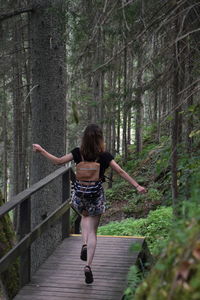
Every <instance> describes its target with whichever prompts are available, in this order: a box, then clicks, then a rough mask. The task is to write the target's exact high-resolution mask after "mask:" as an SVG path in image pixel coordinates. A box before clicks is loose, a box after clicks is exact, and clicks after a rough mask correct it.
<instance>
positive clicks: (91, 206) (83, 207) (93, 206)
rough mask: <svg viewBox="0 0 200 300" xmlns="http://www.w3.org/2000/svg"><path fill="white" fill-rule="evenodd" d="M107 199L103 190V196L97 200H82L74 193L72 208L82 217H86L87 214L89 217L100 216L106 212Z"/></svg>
mask: <svg viewBox="0 0 200 300" xmlns="http://www.w3.org/2000/svg"><path fill="white" fill-rule="evenodd" d="M105 202H106V198H105V195H104V191H103V189H102V192H101V194H100V195H99V196H98V197H97V198H93V199H85V198H80V197H77V196H76V195H75V193H73V195H72V207H74V209H75V210H77V211H78V212H79V213H80V214H81V215H82V214H83V215H85V212H86V214H87V215H89V216H98V215H101V214H103V213H104V212H105Z"/></svg>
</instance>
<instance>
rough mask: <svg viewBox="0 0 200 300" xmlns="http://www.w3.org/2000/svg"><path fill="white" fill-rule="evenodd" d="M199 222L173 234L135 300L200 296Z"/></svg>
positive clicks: (193, 299) (183, 299)
mask: <svg viewBox="0 0 200 300" xmlns="http://www.w3.org/2000/svg"><path fill="white" fill-rule="evenodd" d="M199 226H200V222H199V221H194V220H192V221H191V222H190V224H187V226H186V227H185V229H183V228H182V230H180V232H177V233H176V234H175V235H174V238H173V239H172V240H171V242H170V243H169V244H168V246H167V248H166V249H165V250H164V252H163V253H162V255H161V258H160V259H159V261H158V262H157V264H156V265H155V267H154V268H153V269H152V271H151V272H150V273H149V275H148V276H147V278H146V280H144V281H143V282H142V284H141V285H140V286H139V287H138V289H137V291H136V294H135V296H134V300H145V299H147V300H157V299H158V300H159V299H162V300H165V299H171V300H177V299H180V300H188V299H190V300H197V299H199V295H200V283H199V278H200V234H199Z"/></svg>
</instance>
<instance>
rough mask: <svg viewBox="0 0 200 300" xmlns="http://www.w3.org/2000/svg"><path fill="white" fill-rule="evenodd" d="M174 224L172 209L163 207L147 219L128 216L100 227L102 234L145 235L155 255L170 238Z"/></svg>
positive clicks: (99, 231)
mask: <svg viewBox="0 0 200 300" xmlns="http://www.w3.org/2000/svg"><path fill="white" fill-rule="evenodd" d="M171 226H172V209H171V208H170V207H161V208H159V209H157V210H155V211H151V212H150V213H149V215H148V217H147V218H146V219H142V218H141V219H136V220H135V219H133V218H128V219H125V220H123V221H121V222H111V223H109V224H107V225H104V226H101V227H99V229H98V234H100V235H124V236H131V235H138V236H145V237H146V239H147V243H148V246H149V249H150V250H151V252H152V253H153V254H154V255H157V254H158V253H159V252H160V249H161V246H162V245H163V243H162V242H164V241H166V240H167V239H168V235H169V232H170V229H171Z"/></svg>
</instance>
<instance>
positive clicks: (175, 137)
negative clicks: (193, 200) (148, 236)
mask: <svg viewBox="0 0 200 300" xmlns="http://www.w3.org/2000/svg"><path fill="white" fill-rule="evenodd" d="M174 31H175V32H174V33H175V37H176V34H177V32H178V24H177V20H176V21H175V24H174ZM178 54H179V53H178ZM178 54H177V45H174V47H173V55H174V56H173V59H174V63H173V82H172V84H173V90H172V108H173V111H174V113H173V121H172V133H171V138H172V158H171V168H172V203H173V211H174V214H175V215H178V207H177V206H178V183H177V180H178V176H177V167H178V151H177V146H178V129H179V115H178V113H179V108H178V104H179V95H178V91H179V69H178V64H177V55H178Z"/></svg>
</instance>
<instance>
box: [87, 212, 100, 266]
mask: <svg viewBox="0 0 200 300" xmlns="http://www.w3.org/2000/svg"><path fill="white" fill-rule="evenodd" d="M86 218H87V225H86V227H87V265H88V266H91V264H92V261H93V257H94V253H95V249H96V244H97V228H98V225H99V221H100V218H101V215H98V216H94V217H92V216H88V217H86Z"/></svg>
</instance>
